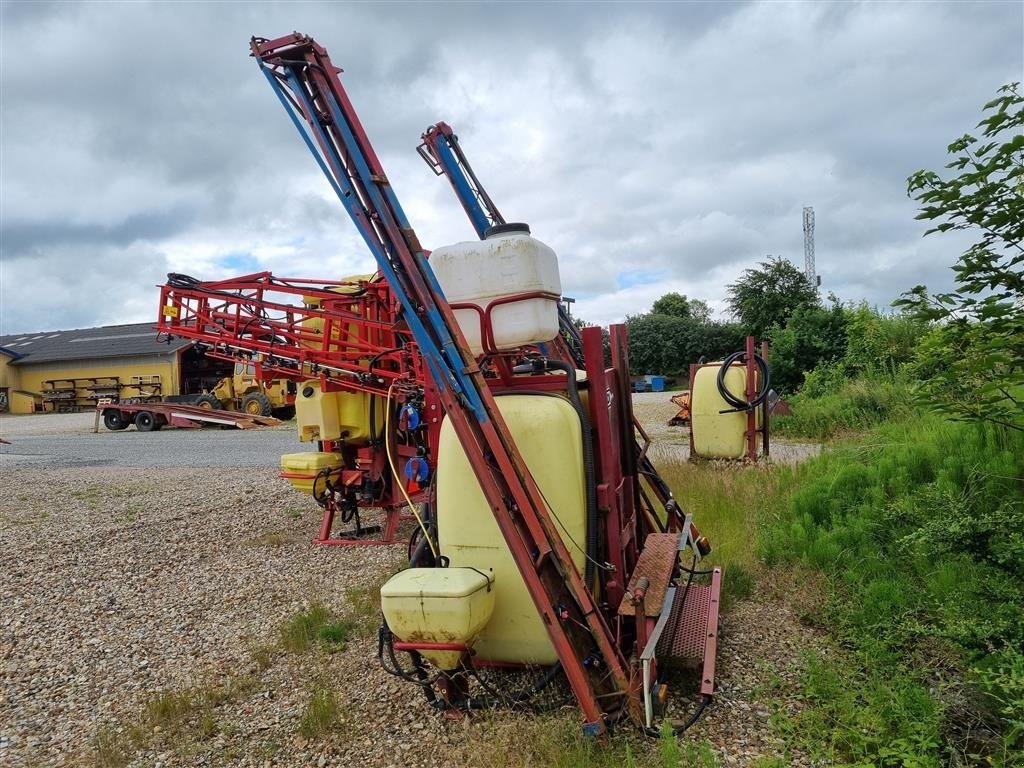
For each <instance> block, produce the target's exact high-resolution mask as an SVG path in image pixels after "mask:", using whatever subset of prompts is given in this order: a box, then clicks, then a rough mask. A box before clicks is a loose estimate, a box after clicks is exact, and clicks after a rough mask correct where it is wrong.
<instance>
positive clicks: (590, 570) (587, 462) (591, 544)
mask: <svg viewBox="0 0 1024 768" xmlns="http://www.w3.org/2000/svg"><path fill="white" fill-rule="evenodd" d="M547 367H548V368H556V369H558V370H560V371H564V372H565V376H566V383H567V386H566V389H567V390H568V392H569V400H570V401H571V402H572V407H573V408H574V409H575V411H576V415H577V416H579V419H580V428H581V430H582V432H583V471H584V484H585V485H586V490H587V545H586V556H587V562H586V570H585V577H586V580H587V584H588V585H589V586H590V589H591V590H596V589H597V571H596V570H595V568H594V563H596V562H597V542H598V535H597V486H596V480H595V478H594V444H593V441H592V439H591V434H590V419H589V418H588V417H587V411H586V409H585V408H584V407H583V401H581V400H580V392H579V389H578V388H577V386H576V368H575V367H574V366H572V365H570V364H569V363H566V362H563V361H561V360H548V361H547Z"/></svg>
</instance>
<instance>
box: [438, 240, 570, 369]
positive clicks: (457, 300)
mask: <svg viewBox="0 0 1024 768" xmlns="http://www.w3.org/2000/svg"><path fill="white" fill-rule="evenodd" d="M430 266H431V267H432V268H433V270H434V274H436V275H437V281H438V283H440V285H441V290H443V291H444V295H445V298H447V299H448V303H449V304H475V305H476V306H478V307H480V308H481V309H482V310H486V308H487V306H488V305H489V304H492V303H493V302H494V301H495V300H497V299H501V298H504V297H508V296H513V295H515V294H518V293H529V292H537V291H540V292H544V293H548V294H551V297H550V298H541V297H534V298H532V299H523V300H520V301H512V302H510V303H507V304H506V303H501V304H498V305H495V306H493V307H492V309H491V313H490V315H491V328H492V330H493V332H494V347H495V348H496V349H515V348H516V347H521V346H523V345H524V344H541V343H543V342H546V341H551V340H552V339H553V338H555V336H556V335H557V334H558V298H556V297H560V296H561V294H562V282H561V280H560V279H559V277H558V257H557V256H555V252H554V251H553V250H551V248H549V247H548V246H546V245H544V243H542V242H541V241H540V240H537V239H536V238H533V237H530V228H529V227H528V226H527V225H526V224H499V225H497V226H494V227H491V228H490V229H489V230H487V233H486V239H484V240H472V241H469V242H465V243H455V244H454V245H446V246H443V247H441V248H438V249H436V250H435V251H433V252H432V253H431V254H430ZM454 312H455V319H456V320H457V321H458V323H459V327H461V328H462V333H463V335H465V337H466V341H467V342H469V346H470V348H471V349H472V350H473V354H475V355H480V354H482V353H483V352H484V351H485V350H484V343H483V339H482V333H481V329H482V322H481V321H482V318H481V313H480V312H477V311H476V310H474V309H469V308H465V309H455V310H454Z"/></svg>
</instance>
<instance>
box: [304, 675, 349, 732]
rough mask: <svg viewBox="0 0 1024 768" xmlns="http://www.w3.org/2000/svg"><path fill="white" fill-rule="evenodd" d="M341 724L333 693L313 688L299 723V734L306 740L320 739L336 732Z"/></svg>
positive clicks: (325, 689)
mask: <svg viewBox="0 0 1024 768" xmlns="http://www.w3.org/2000/svg"><path fill="white" fill-rule="evenodd" d="M341 724H342V721H341V709H340V708H339V706H338V700H337V699H336V698H335V696H334V692H333V691H332V690H331V689H329V688H326V687H323V686H317V687H316V688H314V689H313V690H312V692H311V693H310V697H309V702H308V703H307V704H306V709H305V711H304V712H303V713H302V719H301V720H300V721H299V733H300V734H302V736H303V737H304V738H307V739H313V738H321V737H323V736H325V735H327V734H328V733H331V732H332V731H336V730H338V728H339V727H340V726H341Z"/></svg>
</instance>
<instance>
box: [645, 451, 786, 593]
mask: <svg viewBox="0 0 1024 768" xmlns="http://www.w3.org/2000/svg"><path fill="white" fill-rule="evenodd" d="M658 471H659V473H660V474H661V476H662V478H663V479H664V480H665V482H666V483H668V485H669V487H670V488H671V489H672V492H673V494H674V496H675V497H676V499H677V500H678V501H679V504H680V506H681V507H682V508H683V509H684V510H686V511H689V512H692V513H693V514H694V521H695V522H696V523H697V526H698V528H699V529H700V532H701V533H702V534H703V535H705V536H707V537H708V539H710V541H711V545H712V552H711V555H710V556H709V557H708V559H707V561H706V562H705V565H720V566H722V572H723V578H722V601H723V607H728V606H729V605H730V604H731V603H732V602H734V601H736V600H740V599H743V598H745V597H749V596H750V595H752V594H753V593H754V588H755V586H756V580H757V573H758V571H759V570H760V564H759V561H758V557H757V547H756V538H755V534H756V532H757V530H758V521H759V519H760V518H761V516H762V515H763V514H765V508H766V504H776V503H780V502H779V501H778V500H779V499H780V498H782V497H783V496H784V495H785V493H786V492H787V487H788V486H787V484H786V480H787V478H788V477H789V476H790V475H791V470H790V469H789V468H787V467H780V466H775V465H771V464H765V465H760V466H754V467H749V466H743V465H740V464H725V463H714V464H711V463H706V464H691V463H689V462H687V461H683V460H681V459H679V458H677V457H675V456H669V457H663V458H660V459H659V460H658Z"/></svg>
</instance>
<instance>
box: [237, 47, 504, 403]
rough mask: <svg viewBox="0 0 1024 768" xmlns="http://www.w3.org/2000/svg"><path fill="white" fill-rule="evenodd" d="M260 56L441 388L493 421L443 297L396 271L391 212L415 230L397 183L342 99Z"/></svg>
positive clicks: (428, 275) (423, 263)
mask: <svg viewBox="0 0 1024 768" xmlns="http://www.w3.org/2000/svg"><path fill="white" fill-rule="evenodd" d="M257 63H258V64H259V66H260V70H261V71H262V72H263V74H264V76H265V77H266V79H267V82H269V83H270V85H271V87H272V88H273V89H274V92H275V93H276V94H277V97H278V100H279V101H280V102H281V105H282V106H283V107H284V108H285V111H286V112H287V113H288V116H289V118H291V121H292V123H293V124H294V125H295V128H296V130H298V132H299V135H300V136H302V139H303V141H304V142H305V143H306V147H307V148H308V149H309V151H310V152H311V153H312V155H313V157H314V159H315V160H316V162H317V165H319V166H320V170H322V171H323V173H324V175H325V176H326V177H327V180H328V182H329V183H330V185H331V188H332V189H333V190H334V192H335V194H336V195H337V196H338V199H339V200H340V201H341V203H342V205H343V206H344V208H345V210H346V211H347V212H348V214H349V216H350V217H351V219H352V222H353V223H354V224H355V226H356V229H358V230H359V234H360V235H361V236H362V238H363V240H364V242H365V243H366V245H367V247H368V248H369V249H370V252H371V253H372V254H373V257H374V260H375V261H376V262H377V266H378V267H379V269H380V271H381V274H382V275H383V276H384V279H385V280H386V281H387V282H388V284H389V285H390V286H391V288H392V292H393V294H394V296H395V298H397V299H398V301H399V303H400V304H401V306H402V309H403V310H404V319H405V321H406V323H407V324H408V326H409V330H410V332H411V333H412V335H413V338H414V339H415V340H416V343H417V345H419V348H420V352H421V353H422V355H423V358H424V360H425V361H426V363H427V367H428V369H429V371H430V376H431V378H432V379H433V381H434V383H435V385H436V386H437V387H438V388H439V389H441V390H443V389H445V388H450V389H451V390H452V391H453V392H454V393H455V394H456V395H457V396H458V397H459V398H460V399H461V400H462V401H463V402H464V403H465V404H466V406H467V407H469V408H470V410H471V411H472V412H473V415H474V416H475V418H476V419H477V420H478V421H479V422H481V423H483V422H486V421H487V420H488V416H487V412H486V410H485V409H484V407H483V403H482V401H481V400H480V395H479V393H478V392H477V390H476V387H475V386H474V385H473V383H472V382H471V381H470V380H469V378H468V376H467V375H466V373H465V372H464V371H465V369H466V367H467V361H465V360H464V359H463V357H462V353H461V351H460V350H459V346H458V344H457V343H456V342H455V339H454V338H452V335H451V332H450V331H449V329H448V326H447V324H446V323H445V321H444V318H443V317H442V315H441V313H440V311H439V310H438V308H437V306H436V305H435V304H427V305H426V306H417V305H416V303H414V301H413V297H412V296H410V294H409V292H408V291H407V290H406V282H405V281H404V280H402V279H400V276H399V274H398V272H397V271H396V265H397V264H399V263H400V262H399V261H398V258H397V253H396V248H397V244H396V243H394V242H393V241H392V239H391V238H390V237H389V236H388V234H387V221H386V219H387V218H388V217H390V219H391V220H393V221H394V223H395V224H396V225H397V227H398V228H399V229H401V230H409V231H411V227H410V225H409V221H408V219H407V217H406V215H405V212H404V211H403V209H402V206H401V204H400V203H399V202H398V198H397V196H396V195H395V193H394V191H393V190H392V189H391V187H390V185H380V184H379V183H378V179H377V177H376V176H375V175H374V174H373V173H372V172H371V170H370V163H369V162H368V160H367V158H366V156H365V154H364V153H363V150H362V148H361V146H360V144H359V141H358V140H357V139H356V137H355V135H354V134H353V132H352V128H351V126H350V125H349V123H348V121H347V120H346V119H345V115H344V111H343V110H342V108H341V105H340V104H338V102H337V99H335V97H334V95H333V94H332V93H331V92H330V91H327V92H325V93H321V94H320V96H321V98H322V99H323V101H324V102H325V105H321V104H316V105H314V104H313V103H312V101H311V99H310V97H309V94H308V93H307V91H306V88H305V87H304V86H303V84H302V81H301V80H300V78H299V76H298V75H297V74H296V71H295V69H294V67H292V66H287V67H285V68H284V70H283V80H284V82H285V84H286V85H287V91H286V85H284V84H282V77H281V76H278V75H277V74H275V72H274V70H273V68H272V67H269V66H267V65H266V64H264V63H263V62H262V61H258V62H257ZM289 95H290V96H289ZM323 106H326V111H327V114H326V115H325V114H322V109H323ZM327 126H331V127H333V128H334V129H335V130H336V131H337V132H338V134H339V136H338V138H339V140H340V143H341V144H342V147H343V149H344V152H345V157H344V158H343V157H342V156H341V155H340V153H339V151H338V147H336V145H335V142H334V141H333V140H332V137H331V135H330V132H329V130H328V128H327ZM310 132H312V135H311V134H310ZM353 172H354V175H355V176H356V178H357V179H358V181H359V182H360V183H361V184H360V186H361V187H362V191H363V193H364V196H365V198H366V199H365V200H364V199H361V196H360V194H359V190H357V189H356V188H355V187H354V185H353V181H354V179H353V178H352V176H353ZM375 223H376V224H377V225H376V226H375ZM413 255H414V258H415V260H416V262H417V265H418V266H419V268H420V270H421V272H422V275H423V278H424V279H425V280H426V282H427V284H428V286H429V288H430V289H431V291H432V292H433V293H434V295H436V296H443V295H444V292H443V291H442V290H441V286H440V285H439V284H438V282H437V278H436V276H435V275H434V271H433V270H432V269H431V268H430V264H429V262H428V261H427V259H426V258H425V256H424V254H423V253H422V252H421V251H420V252H416V253H414V254H413ZM424 321H425V323H424ZM469 362H472V361H469Z"/></svg>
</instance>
